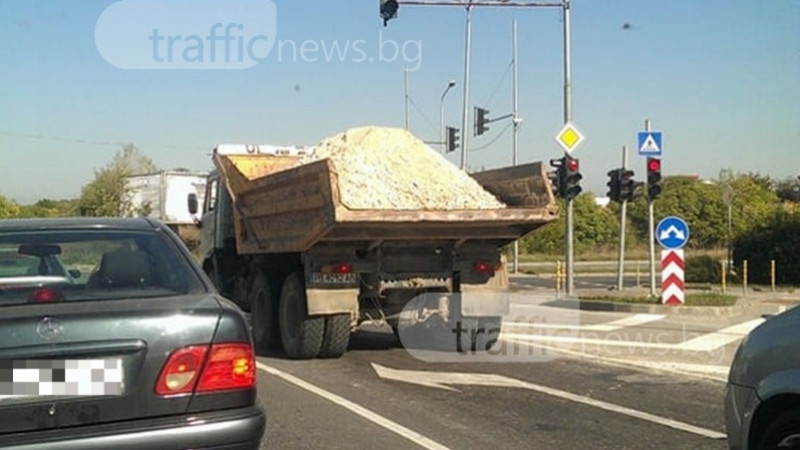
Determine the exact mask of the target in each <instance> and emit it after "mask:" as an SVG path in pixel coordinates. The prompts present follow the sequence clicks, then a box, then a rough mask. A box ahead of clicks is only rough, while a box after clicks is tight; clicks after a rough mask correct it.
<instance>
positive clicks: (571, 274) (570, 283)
mask: <svg viewBox="0 0 800 450" xmlns="http://www.w3.org/2000/svg"><path fill="white" fill-rule="evenodd" d="M569 1H570V0H564V2H563V4H562V7H563V12H564V21H563V22H564V123H571V122H572V64H571V63H570V61H571V60H570V58H571V49H570V47H571V42H570V18H569V16H570V14H569V12H570V11H569V10H570V5H569ZM573 203H574V201H573V199H572V198H569V197H567V220H566V222H567V224H566V226H567V231H566V233H565V234H566V241H567V242H566V250H567V251H566V253H567V254H566V257H565V258H564V259H565V262H566V266H567V267H566V272H567V273H566V275H567V279H566V291H567V295H568V296H572V295H574V293H575V261H574V257H575V249H574V247H573V230H574V224H573V217H572V216H573Z"/></svg>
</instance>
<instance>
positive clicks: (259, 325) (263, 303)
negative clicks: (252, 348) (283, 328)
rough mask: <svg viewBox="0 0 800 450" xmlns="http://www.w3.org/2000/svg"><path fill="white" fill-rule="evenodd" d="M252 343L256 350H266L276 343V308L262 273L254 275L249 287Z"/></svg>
mask: <svg viewBox="0 0 800 450" xmlns="http://www.w3.org/2000/svg"><path fill="white" fill-rule="evenodd" d="M249 297H250V302H251V303H250V304H251V314H250V317H251V320H252V322H253V342H254V343H255V345H256V349H258V350H267V349H269V348H271V347H273V346H274V345H275V344H277V343H278V339H277V338H278V321H277V308H276V304H275V302H274V301H273V298H272V295H271V294H270V286H269V281H267V276H266V275H265V274H264V273H259V274H258V275H256V279H255V280H253V284H252V286H251V287H250V295H249Z"/></svg>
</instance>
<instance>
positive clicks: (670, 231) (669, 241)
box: [656, 216, 689, 250]
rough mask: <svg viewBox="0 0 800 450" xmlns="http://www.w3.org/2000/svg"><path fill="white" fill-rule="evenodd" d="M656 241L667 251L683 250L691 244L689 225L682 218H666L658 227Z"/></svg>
mask: <svg viewBox="0 0 800 450" xmlns="http://www.w3.org/2000/svg"><path fill="white" fill-rule="evenodd" d="M656 240H657V241H658V243H659V244H661V246H662V247H664V248H665V249H666V250H678V249H681V248H683V246H684V245H686V243H687V242H689V225H687V224H686V221H685V220H683V219H681V218H680V217H675V216H669V217H665V218H664V219H662V220H661V222H658V225H657V226H656Z"/></svg>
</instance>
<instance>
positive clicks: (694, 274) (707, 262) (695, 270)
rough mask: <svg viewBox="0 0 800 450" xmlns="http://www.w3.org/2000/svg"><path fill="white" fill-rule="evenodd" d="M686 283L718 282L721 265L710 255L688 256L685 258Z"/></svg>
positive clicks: (720, 279)
mask: <svg viewBox="0 0 800 450" xmlns="http://www.w3.org/2000/svg"><path fill="white" fill-rule="evenodd" d="M685 273H686V282H687V283H715V284H716V283H720V282H721V281H722V265H721V264H720V262H719V261H718V260H717V259H716V258H714V257H713V256H711V255H697V256H688V257H687V258H686V267H685Z"/></svg>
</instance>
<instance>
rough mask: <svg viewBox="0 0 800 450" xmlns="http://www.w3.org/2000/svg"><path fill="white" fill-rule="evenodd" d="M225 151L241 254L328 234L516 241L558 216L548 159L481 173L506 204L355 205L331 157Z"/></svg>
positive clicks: (294, 245) (219, 161) (285, 247)
mask: <svg viewBox="0 0 800 450" xmlns="http://www.w3.org/2000/svg"><path fill="white" fill-rule="evenodd" d="M299 161H300V159H299V157H295V156H278V155H222V154H216V155H215V156H214V162H215V164H216V166H217V168H218V170H219V172H220V177H221V179H222V181H223V183H225V186H226V189H227V190H228V193H229V194H230V196H231V199H232V200H233V205H234V211H233V212H234V218H235V232H236V236H237V251H238V253H239V254H258V253H289V252H304V251H307V250H308V249H310V248H311V247H313V246H314V245H316V244H318V243H321V242H337V241H349V242H352V241H366V242H370V243H379V242H382V241H402V240H420V239H424V240H452V241H457V242H459V241H460V242H464V241H468V240H478V239H480V240H492V241H496V242H497V243H499V244H501V245H502V244H504V243H508V242H512V241H514V240H516V239H518V238H520V237H522V236H524V235H525V234H527V233H529V232H531V231H533V230H535V229H536V228H539V227H541V226H543V225H545V224H547V223H549V222H550V221H552V220H554V219H556V217H557V215H556V212H557V210H556V206H555V202H554V199H553V194H552V191H551V188H550V186H549V183H548V180H547V175H546V173H545V171H544V168H543V166H542V164H540V163H534V164H527V165H524V166H517V167H512V168H507V169H499V170H492V171H488V172H483V173H479V174H474V175H473V178H475V179H476V180H477V181H478V182H479V183H481V184H482V185H483V186H484V188H485V189H486V190H487V191H489V192H491V193H492V194H494V195H495V196H496V197H497V198H498V199H499V200H501V201H502V202H504V203H505V204H506V205H507V207H506V208H498V209H484V210H448V211H444V210H354V209H351V208H348V207H347V206H346V205H344V204H343V203H342V201H341V199H340V196H339V187H338V186H339V185H338V172H337V170H336V167H335V166H334V163H333V162H332V161H331V160H330V159H323V160H320V161H316V162H312V163H308V164H303V165H300V166H297V164H298V162H299Z"/></svg>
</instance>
